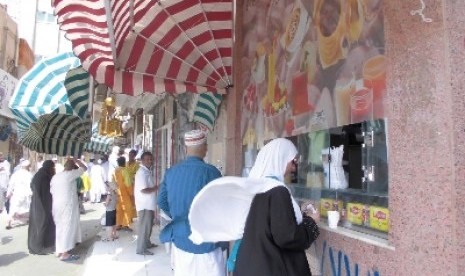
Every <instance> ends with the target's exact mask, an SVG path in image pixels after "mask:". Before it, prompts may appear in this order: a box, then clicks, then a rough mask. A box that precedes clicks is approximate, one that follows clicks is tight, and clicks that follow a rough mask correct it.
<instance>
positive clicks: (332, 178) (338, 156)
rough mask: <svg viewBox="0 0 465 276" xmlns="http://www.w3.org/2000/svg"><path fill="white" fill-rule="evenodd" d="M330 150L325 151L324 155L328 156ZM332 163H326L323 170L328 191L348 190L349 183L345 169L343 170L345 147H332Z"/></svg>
mask: <svg viewBox="0 0 465 276" xmlns="http://www.w3.org/2000/svg"><path fill="white" fill-rule="evenodd" d="M327 152H328V149H327V148H326V149H323V151H322V153H323V154H324V153H326V154H327ZM330 153H331V154H330V155H331V162H329V163H328V162H324V161H325V160H323V170H324V176H325V181H324V183H325V188H327V189H347V188H348V187H349V184H348V182H347V179H346V176H345V172H344V169H343V168H342V156H343V155H344V145H340V146H339V147H332V148H331V150H330Z"/></svg>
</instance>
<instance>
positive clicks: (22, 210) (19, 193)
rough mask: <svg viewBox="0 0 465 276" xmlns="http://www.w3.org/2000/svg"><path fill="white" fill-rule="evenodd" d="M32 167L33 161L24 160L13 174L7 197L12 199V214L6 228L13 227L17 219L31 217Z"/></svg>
mask: <svg viewBox="0 0 465 276" xmlns="http://www.w3.org/2000/svg"><path fill="white" fill-rule="evenodd" d="M30 167H31V163H30V162H29V161H28V160H23V161H22V162H21V163H20V164H19V168H18V170H16V172H14V173H13V175H12V176H11V179H10V183H9V185H8V192H7V198H9V199H10V214H9V219H8V223H7V226H6V229H11V226H12V223H13V221H14V220H15V219H19V220H23V221H24V222H26V221H27V219H28V217H29V207H30V205H31V197H32V191H31V180H32V174H31V172H30V171H29V169H30Z"/></svg>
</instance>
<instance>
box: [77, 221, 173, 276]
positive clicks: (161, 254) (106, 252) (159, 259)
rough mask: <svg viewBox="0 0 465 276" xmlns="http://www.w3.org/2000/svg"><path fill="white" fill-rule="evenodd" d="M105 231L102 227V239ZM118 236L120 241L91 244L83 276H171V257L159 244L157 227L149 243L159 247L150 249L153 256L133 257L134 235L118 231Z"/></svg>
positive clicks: (134, 252) (134, 250)
mask: <svg viewBox="0 0 465 276" xmlns="http://www.w3.org/2000/svg"><path fill="white" fill-rule="evenodd" d="M104 228H105V227H102V231H101V233H100V236H101V237H105V232H104ZM118 234H119V239H117V240H115V241H100V240H99V241H96V242H95V243H94V247H93V248H92V249H91V250H90V251H89V255H88V257H87V260H86V262H85V270H84V275H85V276H95V275H113V276H118V275H124V276H129V275H135V276H142V275H144V276H145V275H160V276H171V275H173V272H172V270H171V265H170V255H169V254H168V253H166V250H165V246H164V245H163V244H161V243H160V242H159V240H158V235H159V227H158V226H154V228H153V233H152V238H151V240H152V242H154V243H156V244H158V247H156V248H152V249H150V250H151V251H152V252H154V255H152V256H142V255H137V254H136V238H137V236H136V235H135V232H128V231H124V230H121V231H118Z"/></svg>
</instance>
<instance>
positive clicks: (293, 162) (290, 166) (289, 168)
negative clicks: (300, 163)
mask: <svg viewBox="0 0 465 276" xmlns="http://www.w3.org/2000/svg"><path fill="white" fill-rule="evenodd" d="M296 165H297V157H295V158H294V159H292V160H291V161H289V163H287V166H286V172H285V173H284V175H285V176H286V175H289V174H290V173H293V172H295V171H296V170H297V166H296Z"/></svg>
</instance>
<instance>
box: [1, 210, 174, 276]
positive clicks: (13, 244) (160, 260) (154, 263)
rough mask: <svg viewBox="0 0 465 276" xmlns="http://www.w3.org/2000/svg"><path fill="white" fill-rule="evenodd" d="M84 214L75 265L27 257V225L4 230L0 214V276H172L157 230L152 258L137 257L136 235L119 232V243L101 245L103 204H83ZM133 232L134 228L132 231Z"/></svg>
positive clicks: (48, 257) (3, 217)
mask: <svg viewBox="0 0 465 276" xmlns="http://www.w3.org/2000/svg"><path fill="white" fill-rule="evenodd" d="M84 206H85V209H86V214H84V215H81V230H82V234H83V235H82V238H83V241H82V243H81V244H79V245H78V246H77V247H76V248H74V249H73V250H72V251H71V253H72V254H77V255H79V256H81V258H80V259H79V260H77V261H73V262H63V261H60V260H59V259H58V258H57V257H56V256H55V255H54V254H51V255H30V254H29V251H28V248H27V229H28V226H27V225H23V226H16V227H13V229H11V230H6V229H5V225H6V221H7V215H6V213H5V212H3V213H2V214H0V275H2V276H3V275H8V276H16V275H17V276H24V275H31V276H32V275H34V276H35V275H39V276H42V275H46V276H55V275H57V276H58V275H59V276H63V275H67V276H68V275H69V276H82V275H85V276H93V275H112V276H118V275H123V276H131V275H135V276H142V275H144V276H145V275H159V276H171V275H173V273H172V270H171V265H170V256H169V254H168V253H167V252H166V250H165V247H164V246H163V245H161V244H160V242H159V240H158V234H159V227H158V226H154V228H153V233H152V238H151V239H152V242H154V243H156V244H158V245H159V246H158V247H157V248H154V249H151V251H152V252H154V255H152V256H141V255H137V254H136V237H137V236H136V235H135V233H134V232H130V231H124V230H121V231H118V235H119V239H117V240H115V241H107V242H105V241H102V240H101V239H104V238H105V237H106V234H105V229H104V227H102V226H101V225H100V220H101V218H102V215H103V214H104V213H105V207H104V206H103V204H90V203H85V204H84ZM133 228H134V227H133Z"/></svg>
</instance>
